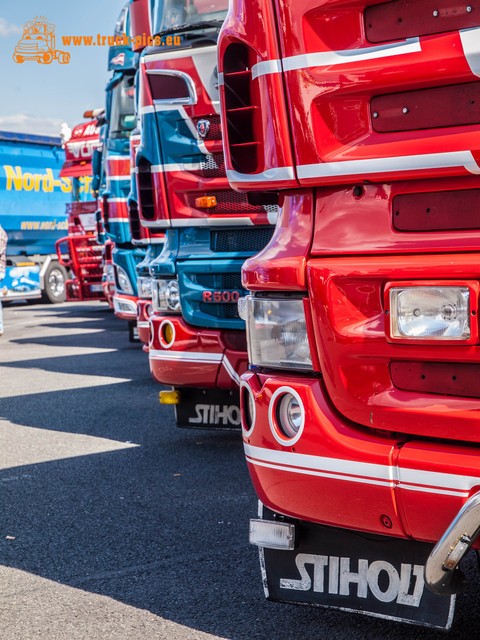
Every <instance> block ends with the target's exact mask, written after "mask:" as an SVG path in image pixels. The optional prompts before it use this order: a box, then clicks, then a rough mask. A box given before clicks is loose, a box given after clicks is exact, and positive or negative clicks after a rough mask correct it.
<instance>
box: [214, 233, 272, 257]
mask: <svg viewBox="0 0 480 640" xmlns="http://www.w3.org/2000/svg"><path fill="white" fill-rule="evenodd" d="M273 232H274V228H273V227H259V228H257V229H244V230H240V229H236V230H228V229H227V230H224V231H223V230H222V231H212V233H211V236H210V247H211V249H212V251H215V252H218V253H221V252H235V251H239V252H244V251H252V252H255V253H257V252H258V251H261V250H262V249H263V248H264V247H265V246H266V245H267V244H268V243H269V242H270V240H271V238H272V236H273Z"/></svg>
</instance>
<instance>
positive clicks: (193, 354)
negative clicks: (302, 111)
mask: <svg viewBox="0 0 480 640" xmlns="http://www.w3.org/2000/svg"><path fill="white" fill-rule="evenodd" d="M226 10H227V2H226V0H216V1H215V2H211V3H208V4H207V3H204V2H201V1H200V0H199V1H197V0H194V2H187V1H180V2H179V1H176V2H173V1H170V0H165V1H164V2H152V3H151V16H152V25H153V28H152V33H153V34H154V36H155V42H154V45H153V46H150V47H148V48H146V49H145V50H144V51H143V53H142V56H141V61H140V74H141V78H140V88H139V109H138V113H139V117H140V124H141V126H140V129H141V143H140V146H139V147H138V150H137V154H136V161H135V170H136V177H137V189H138V202H139V214H140V218H141V222H142V224H143V225H144V226H145V227H147V228H148V229H151V230H156V231H159V230H163V231H164V232H165V236H166V237H165V246H164V249H163V251H162V252H161V254H160V255H159V256H158V257H157V258H156V259H155V260H154V261H153V262H152V263H151V264H150V267H149V271H150V275H151V277H152V302H153V309H154V314H153V315H152V316H151V317H150V319H149V328H150V343H149V362H150V369H151V372H152V375H153V377H154V378H155V379H156V380H157V381H158V382H160V383H162V384H166V385H170V386H172V387H173V392H166V393H165V392H162V393H161V395H160V401H161V402H162V401H164V402H168V403H172V404H175V408H176V417H177V424H178V425H179V426H184V427H202V428H204V427H214V428H238V427H239V425H240V413H239V383H240V375H241V374H242V373H243V372H244V371H245V370H246V368H247V363H248V357H247V351H246V338H245V325H244V322H243V320H241V319H240V317H239V315H238V309H237V303H238V300H239V298H240V297H242V296H243V295H244V294H245V293H246V291H245V290H244V289H243V287H242V283H241V273H240V272H241V267H242V264H243V262H244V261H245V259H246V258H248V257H250V256H251V255H253V254H254V253H257V252H258V251H259V250H261V249H263V247H264V246H265V245H266V244H267V243H268V241H269V240H270V238H271V236H272V234H273V229H274V225H275V223H276V218H277V214H278V203H277V202H276V199H275V197H272V196H269V197H268V198H265V197H264V198H262V197H258V198H257V200H256V201H251V200H250V199H249V197H248V195H247V194H245V193H238V192H235V191H233V190H232V189H231V188H230V187H229V184H228V180H227V177H226V173H225V163H224V158H223V149H222V129H221V123H220V105H219V96H218V83H219V81H220V79H219V77H218V73H217V66H216V65H217V36H218V31H219V29H220V27H221V25H222V23H223V19H224V17H225V15H226ZM247 117H248V114H247Z"/></svg>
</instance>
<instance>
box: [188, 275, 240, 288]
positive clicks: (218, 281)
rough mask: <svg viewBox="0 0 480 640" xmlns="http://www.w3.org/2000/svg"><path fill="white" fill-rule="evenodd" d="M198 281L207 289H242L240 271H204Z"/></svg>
mask: <svg viewBox="0 0 480 640" xmlns="http://www.w3.org/2000/svg"><path fill="white" fill-rule="evenodd" d="M197 282H198V284H199V285H201V286H202V287H205V289H235V290H238V289H242V288H243V287H242V276H241V275H240V274H239V273H218V274H211V273H202V274H199V275H198V276H197Z"/></svg>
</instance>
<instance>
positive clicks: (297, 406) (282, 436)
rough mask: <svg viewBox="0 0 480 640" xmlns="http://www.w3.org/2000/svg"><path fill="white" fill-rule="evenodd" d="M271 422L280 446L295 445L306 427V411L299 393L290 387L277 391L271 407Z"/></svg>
mask: <svg viewBox="0 0 480 640" xmlns="http://www.w3.org/2000/svg"><path fill="white" fill-rule="evenodd" d="M269 422H270V428H271V430H272V433H273V436H274V437H275V439H276V440H277V442H280V444H283V445H287V446H291V445H293V444H295V443H296V442H297V441H298V439H299V438H300V436H301V435H302V432H303V427H304V426H305V409H304V407H303V403H302V400H301V398H300V396H299V395H298V393H297V392H296V391H294V390H293V389H292V388H290V387H280V388H279V389H277V390H276V391H275V393H274V394H273V396H272V398H271V400H270V406H269Z"/></svg>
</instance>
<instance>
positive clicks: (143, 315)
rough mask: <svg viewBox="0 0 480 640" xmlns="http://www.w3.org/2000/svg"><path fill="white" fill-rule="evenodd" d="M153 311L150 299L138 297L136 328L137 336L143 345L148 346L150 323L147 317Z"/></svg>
mask: <svg viewBox="0 0 480 640" xmlns="http://www.w3.org/2000/svg"><path fill="white" fill-rule="evenodd" d="M152 313H153V307H152V301H151V300H148V299H144V298H140V299H139V300H138V302H137V329H138V338H139V340H140V342H142V343H143V344H144V345H145V346H147V347H148V344H149V342H150V324H149V319H150V316H151V315H152Z"/></svg>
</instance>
